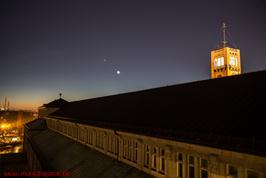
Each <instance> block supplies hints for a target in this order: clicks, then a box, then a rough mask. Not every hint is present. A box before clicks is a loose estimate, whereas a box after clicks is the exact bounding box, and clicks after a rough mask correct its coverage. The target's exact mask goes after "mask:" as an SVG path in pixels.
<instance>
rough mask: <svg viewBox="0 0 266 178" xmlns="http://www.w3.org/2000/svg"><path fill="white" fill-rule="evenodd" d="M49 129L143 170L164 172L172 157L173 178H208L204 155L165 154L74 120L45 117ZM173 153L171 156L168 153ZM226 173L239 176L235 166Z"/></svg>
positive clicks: (252, 176)
mask: <svg viewBox="0 0 266 178" xmlns="http://www.w3.org/2000/svg"><path fill="white" fill-rule="evenodd" d="M47 125H48V127H49V128H51V129H54V130H56V131H58V132H61V133H62V134H64V135H66V136H69V137H71V138H73V139H76V140H77V141H79V142H81V143H83V144H86V145H88V146H90V147H91V148H94V149H97V150H99V151H101V152H103V153H105V154H108V155H111V156H113V157H116V158H119V160H121V161H123V162H125V163H130V165H133V166H135V167H137V168H140V167H144V169H142V168H141V169H142V170H144V171H145V169H146V170H149V171H147V172H150V171H152V172H155V173H156V176H157V174H158V175H159V177H160V175H161V177H163V176H165V175H166V174H168V172H167V169H169V165H170V162H171V161H170V160H172V159H174V167H175V168H172V169H173V170H174V173H173V174H172V175H174V177H175V178H210V177H211V176H210V172H211V171H210V167H211V166H210V162H209V161H208V159H206V158H201V157H198V156H193V155H190V154H188V153H181V152H174V153H172V152H171V153H168V154H167V153H166V152H167V149H166V148H165V147H164V146H162V145H157V144H154V143H146V142H145V141H139V140H138V139H136V138H133V137H130V136H125V135H118V134H116V133H115V132H114V131H110V132H109V131H107V130H104V129H98V128H97V129H96V128H93V127H88V126H85V127H82V126H80V125H78V124H75V123H67V122H64V123H63V122H60V121H58V120H51V119H48V120H47ZM173 154H174V158H171V155H173ZM226 176H227V177H230V178H239V175H238V169H237V167H236V166H233V165H229V164H228V165H227V167H226ZM245 177H246V178H260V177H259V174H258V173H257V172H256V171H253V170H248V169H246V176H245Z"/></svg>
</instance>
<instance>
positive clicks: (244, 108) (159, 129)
mask: <svg viewBox="0 0 266 178" xmlns="http://www.w3.org/2000/svg"><path fill="white" fill-rule="evenodd" d="M265 108H266V71H260V72H254V73H247V74H242V75H237V76H231V77H225V78H219V79H211V80H205V81H198V82H192V83H187V84H181V85H174V86H168V87H161V88H155V89H150V90H144V91H137V92H132V93H125V94H119V95H113V96H107V97H100V98H94V99H88V100H82V101H75V102H70V103H68V104H67V105H65V106H64V107H63V108H61V109H60V110H58V111H56V112H55V113H53V114H52V115H53V116H59V117H65V118H68V120H72V121H74V122H80V123H87V124H94V125H97V126H101V127H107V128H113V129H117V130H124V131H129V132H137V133H141V134H145V135H152V136H156V137H162V138H167V139H172V140H181V141H185V142H192V143H196V144H203V145H210V146H214V147H222V148H226V149H229V150H237V151H241V152H248V153H252V154H260V155H265V156H266V134H265V124H264V123H265V122H264V121H265V118H266V116H265Z"/></svg>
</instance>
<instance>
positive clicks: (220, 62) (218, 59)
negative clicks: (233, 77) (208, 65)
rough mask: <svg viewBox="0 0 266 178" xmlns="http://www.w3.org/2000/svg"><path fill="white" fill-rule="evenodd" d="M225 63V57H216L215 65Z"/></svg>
mask: <svg viewBox="0 0 266 178" xmlns="http://www.w3.org/2000/svg"><path fill="white" fill-rule="evenodd" d="M223 65H224V57H220V58H216V59H214V67H219V66H223Z"/></svg>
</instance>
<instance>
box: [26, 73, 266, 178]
mask: <svg viewBox="0 0 266 178" xmlns="http://www.w3.org/2000/svg"><path fill="white" fill-rule="evenodd" d="M265 79H266V71H261V72H255V73H248V74H243V75H237V76H231V77H224V78H220V79H217V80H205V81H199V82H192V83H187V84H180V85H174V86H167V87H161V88H155V89H149V90H143V91H137V92H131V93H125V94H118V95H113V96H106V97H100V98H93V99H87V100H81V101H73V102H66V101H63V100H60V99H59V100H55V101H53V102H51V103H49V104H46V105H43V107H41V108H40V112H41V113H42V114H40V118H39V119H37V120H35V121H32V122H30V123H28V124H26V125H25V140H24V149H25V151H26V152H27V158H28V161H29V164H30V168H31V169H32V170H53V171H66V170H68V171H70V172H71V177H89V178H94V177H97V178H99V177H121V178H122V177H123V178H124V177H159V178H265V176H266V134H265V106H266V92H265V91H266V83H265ZM61 102H62V103H63V105H61V104H60V103H61ZM56 103H57V104H58V103H59V105H56ZM50 107H51V108H53V109H52V110H54V111H53V112H51V111H52V110H51V108H50ZM45 110H47V112H46V111H45ZM45 113H46V114H45Z"/></svg>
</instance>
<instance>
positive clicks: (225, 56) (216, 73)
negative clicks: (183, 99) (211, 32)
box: [211, 23, 241, 78]
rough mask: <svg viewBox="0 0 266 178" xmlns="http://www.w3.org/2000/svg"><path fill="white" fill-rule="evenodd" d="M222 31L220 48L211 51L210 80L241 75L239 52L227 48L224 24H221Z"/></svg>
mask: <svg viewBox="0 0 266 178" xmlns="http://www.w3.org/2000/svg"><path fill="white" fill-rule="evenodd" d="M222 29H223V30H222V32H223V41H222V47H220V48H218V49H216V50H213V51H211V77H212V78H219V77H226V76H231V75H238V74H241V63H240V50H239V49H235V48H231V47H228V42H227V41H226V25H225V23H223V26H222Z"/></svg>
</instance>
